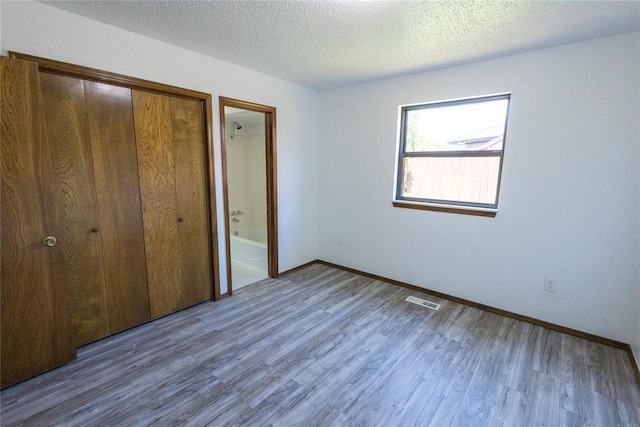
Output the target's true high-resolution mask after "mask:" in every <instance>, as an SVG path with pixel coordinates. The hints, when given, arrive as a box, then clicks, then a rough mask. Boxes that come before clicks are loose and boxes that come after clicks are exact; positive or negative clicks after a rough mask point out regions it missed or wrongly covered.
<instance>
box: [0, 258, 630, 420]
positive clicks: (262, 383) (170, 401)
mask: <svg viewBox="0 0 640 427" xmlns="http://www.w3.org/2000/svg"><path fill="white" fill-rule="evenodd" d="M409 295H415V296H419V297H423V298H424V297H425V295H424V294H420V293H418V292H413V291H410V290H406V289H403V288H399V287H396V286H393V285H390V284H386V283H383V282H379V281H376V280H373V279H370V278H366V277H362V276H358V275H355V274H352V273H348V272H345V271H341V270H336V269H333V268H330V267H326V266H323V265H319V264H315V265H312V266H310V267H307V268H305V269H303V270H300V271H299V272H297V273H293V274H291V275H289V276H286V277H284V278H281V279H277V280H271V279H267V280H264V281H262V282H259V283H258V284H256V285H252V286H249V287H247V288H244V289H242V290H240V291H238V292H237V293H236V294H234V296H233V297H231V298H226V299H224V300H222V301H219V302H212V303H206V304H201V305H199V306H196V307H193V308H191V309H188V310H185V311H182V312H180V313H177V314H174V315H171V316H168V317H165V318H163V319H160V320H157V321H155V322H152V323H149V324H147V325H143V326H141V327H138V328H135V329H132V330H129V331H127V332H124V333H121V334H118V335H116V336H113V337H110V338H107V339H104V340H102V341H99V342H97V343H94V344H90V345H88V346H85V347H83V348H81V349H79V351H78V360H76V361H74V362H72V363H70V364H68V365H66V366H64V367H62V368H59V369H56V370H54V371H52V372H49V373H46V374H44V375H41V376H39V377H37V378H34V379H32V380H29V381H26V382H24V383H21V384H18V385H16V386H13V387H11V388H9V389H7V390H4V391H3V392H2V393H1V398H2V413H1V415H2V425H3V426H11V425H37V426H44V425H51V426H53V425H56V426H57V425H65V426H88V425H95V426H105V425H113V426H133V425H135V426H145V425H153V426H159V425H194V426H200V425H212V426H223V425H250V426H254V425H255V426H263V425H274V426H312V425H318V426H320V425H321V426H325V425H327V426H330V425H333V426H428V425H432V426H474V427H476V426H500V425H504V426H537V425H545V426H584V425H588V426H594V425H595V426H617V425H628V426H640V386H639V384H638V383H637V382H636V380H635V378H634V374H633V371H632V367H631V363H630V361H629V359H628V356H627V354H626V353H625V352H624V351H622V350H619V349H615V348H611V347H608V346H604V345H600V344H596V343H593V342H590V341H586V340H583V339H580V338H576V337H573V336H570V335H565V334H562V333H559V332H555V331H552V330H549V329H545V328H542V327H539V326H534V325H531V324H528V323H524V322H520V321H517V320H514V319H510V318H506V317H501V316H498V315H495V314H491V313H487V312H484V311H481V310H478V309H475V308H471V307H467V306H464V305H460V304H457V303H453V302H451V301H446V300H439V299H437V298H435V297H434V298H429V299H431V300H433V301H435V302H438V303H441V304H442V307H441V308H440V310H439V311H432V310H429V309H427V308H424V307H420V306H418V305H414V304H411V303H408V302H405V298H406V297H407V296H409Z"/></svg>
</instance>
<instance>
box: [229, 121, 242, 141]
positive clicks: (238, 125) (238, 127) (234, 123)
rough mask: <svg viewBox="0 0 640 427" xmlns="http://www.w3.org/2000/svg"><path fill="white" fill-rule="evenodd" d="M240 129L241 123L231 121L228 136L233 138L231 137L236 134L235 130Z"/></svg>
mask: <svg viewBox="0 0 640 427" xmlns="http://www.w3.org/2000/svg"><path fill="white" fill-rule="evenodd" d="M240 129H242V125H241V124H240V123H238V122H233V128H231V136H230V138H231V139H233V137H234V136H236V131H237V130H240Z"/></svg>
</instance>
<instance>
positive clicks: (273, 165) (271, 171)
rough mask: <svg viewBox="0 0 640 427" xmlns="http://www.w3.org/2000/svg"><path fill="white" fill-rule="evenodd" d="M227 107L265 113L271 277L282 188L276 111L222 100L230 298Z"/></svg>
mask: <svg viewBox="0 0 640 427" xmlns="http://www.w3.org/2000/svg"><path fill="white" fill-rule="evenodd" d="M224 107H233V108H241V109H243V110H249V111H255V112H258V113H264V124H265V133H264V135H265V149H266V153H265V154H266V156H265V157H266V173H267V176H266V178H267V179H266V181H267V257H268V274H269V277H271V278H276V277H278V275H279V272H278V186H277V173H276V171H277V159H276V108H275V107H270V106H267V105H262V104H256V103H253V102H248V101H241V100H239V99H233V98H226V97H222V96H221V97H220V133H221V148H222V187H223V189H222V191H223V193H222V194H223V199H224V228H225V247H226V253H227V295H229V296H231V295H232V294H233V286H232V279H231V242H230V236H229V233H230V227H229V189H228V182H227V148H226V134H225V128H226V126H225V125H226V123H225V114H224Z"/></svg>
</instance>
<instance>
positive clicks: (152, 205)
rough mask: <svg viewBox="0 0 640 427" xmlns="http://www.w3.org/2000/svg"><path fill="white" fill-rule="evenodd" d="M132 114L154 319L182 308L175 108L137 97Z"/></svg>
mask: <svg viewBox="0 0 640 427" xmlns="http://www.w3.org/2000/svg"><path fill="white" fill-rule="evenodd" d="M133 111H134V117H135V130H136V147H137V151H138V174H139V177H140V195H141V199H142V216H143V224H144V241H145V248H146V255H147V277H148V281H149V304H150V308H151V318H153V319H155V318H158V317H161V316H164V315H167V314H169V313H172V312H174V311H177V310H179V309H180V308H182V307H183V305H182V299H183V289H182V273H181V266H180V245H179V241H178V215H177V206H176V203H177V202H176V189H175V188H176V183H175V173H174V157H173V141H172V121H171V105H170V102H169V98H168V97H166V96H162V95H157V94H153V93H149V92H141V91H133Z"/></svg>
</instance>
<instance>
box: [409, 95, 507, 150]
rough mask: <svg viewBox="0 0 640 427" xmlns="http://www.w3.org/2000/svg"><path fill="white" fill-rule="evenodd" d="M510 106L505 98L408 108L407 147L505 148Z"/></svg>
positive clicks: (445, 148)
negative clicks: (504, 141) (506, 123)
mask: <svg viewBox="0 0 640 427" xmlns="http://www.w3.org/2000/svg"><path fill="white" fill-rule="evenodd" d="M508 106H509V100H508V99H506V98H501V99H490V100H486V101H479V102H466V103H452V104H446V103H445V104H434V105H426V106H424V107H422V108H418V109H408V110H407V111H406V135H405V137H406V145H405V150H406V151H407V152H415V151H477V150H502V147H503V140H504V129H505V122H506V120H507V108H508Z"/></svg>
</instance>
